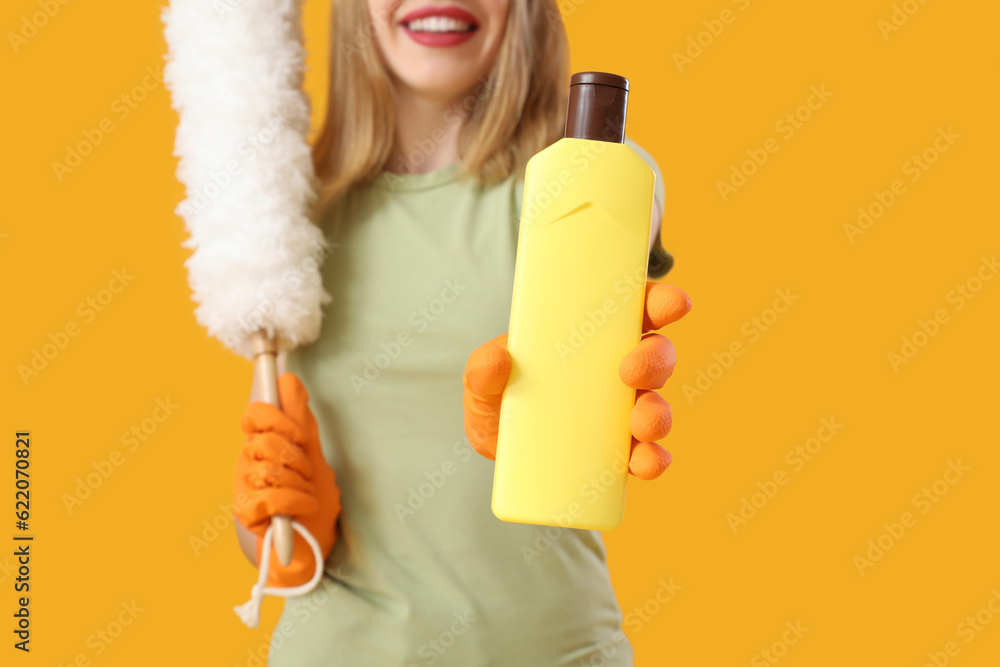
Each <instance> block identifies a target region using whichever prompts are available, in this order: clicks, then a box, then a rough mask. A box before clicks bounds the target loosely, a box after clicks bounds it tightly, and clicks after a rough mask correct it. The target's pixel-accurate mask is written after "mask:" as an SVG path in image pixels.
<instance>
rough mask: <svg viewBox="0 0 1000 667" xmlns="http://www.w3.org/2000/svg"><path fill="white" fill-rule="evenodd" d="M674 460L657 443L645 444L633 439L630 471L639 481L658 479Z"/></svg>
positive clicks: (629, 462)
mask: <svg viewBox="0 0 1000 667" xmlns="http://www.w3.org/2000/svg"><path fill="white" fill-rule="evenodd" d="M672 460H673V458H672V457H671V456H670V452H668V451H667V450H665V449H664V448H663V447H660V446H659V445H658V444H656V443H655V442H644V441H640V440H636V439H635V438H633V439H632V454H631V456H630V457H629V461H628V471H629V472H630V473H632V474H633V475H635V476H636V477H638V478H639V479H645V480H650V479H656V478H657V477H659V476H660V475H662V474H663V472H664V471H665V470H666V469H667V467H668V466H669V465H670V462H671V461H672Z"/></svg>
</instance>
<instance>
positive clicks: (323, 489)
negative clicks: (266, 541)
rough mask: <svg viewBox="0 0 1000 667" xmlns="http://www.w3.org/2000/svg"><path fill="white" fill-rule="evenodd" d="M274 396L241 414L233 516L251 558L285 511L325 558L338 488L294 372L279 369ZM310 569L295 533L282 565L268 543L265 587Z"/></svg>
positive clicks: (289, 582)
mask: <svg viewBox="0 0 1000 667" xmlns="http://www.w3.org/2000/svg"><path fill="white" fill-rule="evenodd" d="M278 396H279V400H280V402H281V408H280V409H279V408H277V407H275V406H273V405H270V404H268V403H264V402H262V401H252V402H251V403H250V404H249V405H248V406H247V408H246V411H245V412H244V414H243V419H242V422H241V424H240V429H241V430H242V431H243V433H244V435H245V436H246V444H245V445H244V447H243V449H242V450H241V451H240V454H239V457H238V459H237V461H236V475H235V484H234V490H235V497H236V518H237V519H238V520H239V521H240V523H241V524H242V525H243V526H244V527H246V528H247V529H248V530H249V531H250V532H252V533H253V534H254V535H255V536H256V538H257V539H256V546H257V548H256V553H257V562H258V563H260V560H261V551H262V547H263V538H264V533H265V532H266V530H267V527H268V525H269V524H270V520H271V517H272V516H274V515H276V514H281V515H286V516H291V517H292V519H293V520H295V521H297V522H299V523H301V524H302V525H303V526H305V527H306V528H307V529H308V530H309V532H310V533H312V535H313V536H314V537H315V538H316V540H317V542H319V545H320V548H321V550H322V553H323V557H324V558H326V557H327V556H328V555H329V554H330V551H331V550H332V549H333V545H334V543H335V542H336V538H337V533H336V522H337V518H338V517H339V516H340V489H339V488H338V487H337V483H336V476H335V474H334V472H333V470H332V469H331V468H330V466H329V464H328V463H327V462H326V459H325V458H324V457H323V450H322V448H321V447H320V441H319V428H318V426H317V424H316V419H315V417H314V416H313V413H312V411H311V410H310V409H309V393H308V391H307V390H306V388H305V386H304V385H303V384H302V381H301V380H299V378H298V377H296V376H295V375H294V374H293V373H284V374H282V375H281V377H279V378H278ZM248 499H249V500H248ZM241 500H242V501H243V502H241ZM315 569H316V564H315V559H314V556H313V553H312V550H311V549H310V547H309V545H308V544H307V543H306V541H305V540H304V539H303V537H302V536H301V535H299V534H298V533H295V551H294V554H293V556H292V562H291V563H289V565H288V566H287V567H282V566H281V564H280V563H279V562H278V558H277V555H276V554H275V553H274V552H273V547H272V554H271V558H270V565H269V572H268V580H267V585H268V586H276V587H290V586H297V585H300V584H303V583H305V582H307V581H309V579H310V578H311V577H312V576H313V573H314V572H315Z"/></svg>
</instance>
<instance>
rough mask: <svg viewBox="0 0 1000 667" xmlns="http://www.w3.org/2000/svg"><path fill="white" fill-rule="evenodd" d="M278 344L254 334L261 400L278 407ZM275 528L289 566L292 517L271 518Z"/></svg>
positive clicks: (281, 555)
mask: <svg viewBox="0 0 1000 667" xmlns="http://www.w3.org/2000/svg"><path fill="white" fill-rule="evenodd" d="M277 356H278V345H277V344H276V343H275V342H274V341H273V340H271V339H270V338H268V337H267V334H266V333H265V332H263V331H256V332H254V334H253V363H254V371H255V373H256V375H257V377H258V378H259V379H260V400H261V401H263V402H265V403H270V404H271V405H274V406H276V407H278V408H280V407H281V401H279V400H278V364H277ZM271 526H272V527H273V528H274V551H275V552H276V553H277V554H278V562H279V563H281V564H282V565H283V566H285V567H287V566H288V564H289V563H291V562H292V552H293V550H294V549H295V534H294V533H293V532H292V520H291V518H290V517H287V516H281V515H276V516H274V517H272V518H271Z"/></svg>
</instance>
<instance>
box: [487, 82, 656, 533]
mask: <svg viewBox="0 0 1000 667" xmlns="http://www.w3.org/2000/svg"><path fill="white" fill-rule="evenodd" d="M627 97H628V80H627V79H625V78H623V77H620V76H616V75H614V74H607V73H603V72H580V73H577V74H574V75H573V77H572V79H571V81H570V95H569V111H568V113H567V121H566V136H565V137H564V138H562V139H560V140H559V141H557V142H555V143H554V144H552V145H551V146H549V147H548V148H546V149H544V150H542V151H540V152H539V153H537V154H536V155H534V156H533V157H532V158H531V160H529V162H528V164H527V167H526V170H525V180H524V196H523V199H522V206H521V221H520V231H519V236H518V245H517V256H516V263H515V268H514V289H513V295H512V300H511V310H510V327H509V330H508V336H507V349H508V351H509V352H510V355H511V360H512V362H513V366H512V369H511V374H510V379H509V380H508V382H507V386H506V389H505V390H504V394H503V399H502V401H501V404H500V406H501V407H500V417H499V435H498V439H497V452H496V469H495V473H494V479H493V502H492V507H493V513H494V514H495V515H496V516H497V517H498V518H500V519H502V520H504V521H513V522H518V523H531V524H541V525H552V526H562V527H572V528H589V529H596V530H608V529H610V528H613V527H614V526H616V525H617V524H618V523H619V522H620V521H621V519H622V516H623V513H624V505H625V483H626V479H627V477H628V458H629V452H630V447H631V433H630V431H629V413H630V412H631V410H632V406H633V404H634V403H635V390H634V389H631V388H629V387H628V386H626V385H625V383H624V382H622V380H621V378H620V377H619V375H618V367H619V364H620V363H621V361H622V359H624V357H625V355H626V354H627V353H628V352H629V351H630V350H632V348H634V347H635V346H636V344H638V342H639V339H640V337H641V335H642V316H643V307H644V300H645V285H646V270H647V263H648V260H649V255H648V251H649V231H650V218H651V215H652V205H653V182H654V178H655V176H654V174H653V170H652V169H651V168H650V167H649V166H648V165H647V164H646V163H645V162H644V161H643V160H642V158H640V157H639V156H638V155H637V154H636V152H635V151H633V150H632V149H631V148H630V147H628V146H627V145H625V144H624V143H622V142H623V141H624V137H625V111H626V104H627Z"/></svg>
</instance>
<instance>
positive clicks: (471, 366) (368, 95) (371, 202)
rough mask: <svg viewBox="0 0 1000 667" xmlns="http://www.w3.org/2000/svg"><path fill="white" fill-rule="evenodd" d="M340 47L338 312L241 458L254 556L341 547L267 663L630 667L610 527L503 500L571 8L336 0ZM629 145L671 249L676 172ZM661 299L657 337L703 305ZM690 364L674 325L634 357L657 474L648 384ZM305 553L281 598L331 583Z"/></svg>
mask: <svg viewBox="0 0 1000 667" xmlns="http://www.w3.org/2000/svg"><path fill="white" fill-rule="evenodd" d="M332 45H333V46H332V53H331V69H330V75H331V76H330V96H329V105H328V107H329V110H328V113H327V117H326V120H325V123H324V126H323V130H322V132H321V133H320V135H319V138H318V140H317V142H316V145H315V147H314V159H315V164H316V169H317V173H318V174H319V176H320V177H321V178H322V180H323V184H324V191H323V194H324V196H323V208H322V211H321V213H320V215H319V216H318V219H319V221H320V222H319V224H321V225H322V227H323V230H324V232H325V233H326V234H327V236H328V238H329V239H330V240H331V241H332V242H333V244H334V248H335V249H334V250H333V251H332V253H331V254H330V255H329V256H328V257H327V258H326V259H325V263H324V265H323V269H322V271H323V280H324V284H325V286H326V288H327V290H328V291H329V292H330V293H331V294H332V295H333V297H334V300H333V303H332V304H331V305H330V306H328V307H327V309H326V311H325V320H324V324H323V331H322V334H321V337H320V339H319V340H318V341H316V342H315V343H313V344H312V345H309V346H306V347H304V348H301V349H298V350H295V351H294V352H292V353H289V355H288V358H287V359H279V372H281V371H283V370H284V369H287V371H290V372H286V373H284V374H283V375H282V376H281V380H280V392H281V401H282V406H283V410H277V409H276V408H273V407H272V406H269V405H266V404H264V403H261V402H256V401H254V402H251V404H250V406H249V407H248V409H247V413H246V415H245V416H244V421H243V425H242V427H243V430H244V432H245V433H246V434H247V444H246V446H245V447H244V450H243V452H242V453H241V456H240V459H239V461H238V464H237V474H236V490H237V495H238V497H239V495H240V494H247V496H249V497H250V498H251V499H252V500H251V502H250V503H244V504H242V505H240V508H241V509H240V515H239V518H240V521H241V523H242V525H240V526H238V529H239V533H240V538H241V544H242V545H243V546H244V551H245V553H247V555H248V558H250V559H251V562H253V563H254V564H256V563H257V558H258V556H259V551H260V547H261V536H262V535H263V533H264V529H266V527H267V525H268V521H269V518H270V516H272V515H273V514H287V515H292V516H294V517H295V518H296V520H298V521H300V522H302V523H303V524H305V525H306V526H307V527H308V528H309V529H310V531H311V532H312V533H313V534H314V535H316V537H317V538H318V539H319V541H320V544H321V546H322V548H323V551H324V554H328V556H327V558H326V562H325V572H326V576H325V577H324V579H323V581H322V583H321V584H320V586H319V587H318V588H317V589H316V590H315V591H314V592H313V593H311V594H310V595H307V596H304V597H302V598H293V599H289V600H288V602H287V603H286V605H285V609H284V612H283V615H282V617H281V620H280V622H279V623H278V625H277V627H276V628H275V634H274V637H273V639H272V642H271V650H270V658H269V664H270V665H273V666H277V667H285V666H288V667H291V666H294V667H310V666H313V665H316V666H318V665H344V666H345V667H367V666H370V665H372V666H385V667H410V666H412V665H444V666H452V665H453V666H461V667H480V666H482V667H485V666H486V665H491V666H493V665H501V666H506V665H511V666H514V667H535V666H537V667H554V666H555V665H632V660H633V658H632V650H631V647H630V645H629V643H628V640H627V639H626V637H625V635H624V633H623V632H622V629H621V624H622V614H621V611H620V608H619V606H618V604H617V602H616V600H615V595H614V591H613V589H612V586H611V582H610V580H609V575H608V569H607V565H606V560H605V549H604V545H603V542H602V541H601V536H600V533H598V532H595V531H587V530H574V529H556V528H552V529H548V530H546V529H545V528H543V527H539V526H532V525H524V524H514V523H505V522H502V521H500V520H498V519H496V518H495V517H494V516H493V514H492V512H491V510H490V488H491V485H492V475H493V464H492V462H491V461H490V460H489V459H490V458H492V454H493V448H495V443H496V431H495V415H496V410H498V408H499V400H500V394H501V392H502V390H503V386H504V383H505V382H506V378H507V373H509V357H508V356H507V354H506V349H505V346H504V343H505V339H504V332H505V331H506V329H507V324H508V317H509V314H510V311H509V308H510V297H511V290H512V283H513V270H514V258H515V250H516V244H517V232H518V222H519V211H520V197H521V193H522V189H523V175H524V165H525V162H526V161H527V160H528V158H530V157H531V156H532V155H534V154H535V153H536V152H538V151H539V150H541V149H542V148H544V147H546V146H548V145H549V144H551V143H552V142H554V141H556V140H557V139H559V138H560V137H561V136H562V132H563V124H564V121H565V113H566V107H565V105H566V90H567V86H568V82H569V71H568V54H567V45H566V35H565V30H564V27H563V25H562V21H561V18H560V15H559V10H558V7H557V6H556V2H555V1H554V0H443V1H439V0H367V1H366V0H337V1H336V3H335V6H334V22H333V38H332ZM628 142H629V143H630V145H632V146H633V147H634V148H636V150H637V151H638V152H639V153H640V155H642V156H643V158H644V159H645V160H646V161H647V162H648V163H649V164H650V165H651V166H652V167H653V168H654V170H656V195H655V203H654V215H653V221H652V222H653V233H652V235H651V239H650V248H651V250H652V249H653V247H654V245H656V241H657V240H658V236H659V223H660V213H661V211H662V210H663V198H664V189H663V184H662V179H661V177H660V173H659V169H657V167H656V164H655V162H654V161H653V160H652V158H651V157H650V156H649V155H648V153H646V152H645V151H643V150H641V149H640V148H638V146H635V144H634V143H633V142H631V140H628ZM580 270H581V271H586V270H587V267H585V266H581V267H580ZM566 279H567V280H572V279H573V276H571V275H568V276H566ZM646 306H647V312H646V326H645V330H647V331H651V330H654V329H658V328H660V327H662V326H664V325H665V324H667V323H669V322H671V321H674V320H676V319H678V318H679V317H681V316H683V315H684V314H685V313H686V312H687V310H688V309H689V308H690V301H688V299H687V297H686V295H684V293H683V292H681V291H680V290H678V289H677V288H674V287H671V286H669V285H664V284H658V283H650V284H649V286H648V287H647V303H646ZM673 364H674V351H673V348H672V346H671V345H670V343H669V341H667V339H666V338H664V337H663V336H660V335H659V334H655V333H649V334H647V335H645V336H644V337H643V340H642V341H641V342H640V344H639V346H638V347H637V348H636V349H635V350H634V351H633V352H631V353H630V354H629V355H628V356H627V357H626V358H625V359H624V360H623V362H622V368H621V375H622V380H623V381H625V382H626V383H627V384H629V385H630V386H634V387H635V388H637V389H638V391H637V401H636V407H635V409H634V413H633V414H634V415H635V414H638V415H640V416H642V419H634V420H633V423H637V422H641V424H642V425H641V426H639V427H636V426H633V436H634V444H633V452H632V459H631V462H630V470H631V472H632V473H633V474H635V475H637V476H640V477H643V478H646V479H651V478H653V477H656V476H658V475H659V474H660V473H662V472H663V470H664V469H665V468H666V466H667V465H669V462H670V457H669V454H667V453H666V452H665V451H664V450H662V449H661V448H660V447H659V445H657V444H656V443H655V440H657V439H659V438H662V437H664V436H665V435H666V433H667V431H668V430H669V427H670V408H669V406H668V405H667V404H666V403H665V402H664V401H663V399H662V398H660V397H659V395H658V394H657V393H656V392H655V391H652V390H655V389H657V388H659V387H661V386H662V385H663V383H664V381H665V380H666V378H667V377H668V376H669V375H670V373H671V372H672V369H673ZM299 378H301V381H300V380H299ZM306 386H307V387H309V389H310V391H311V396H310V395H309V394H307V393H306V391H305V389H304V387H306ZM463 406H464V407H463ZM470 444H471V445H472V447H470ZM473 448H475V450H476V451H479V452H480V453H481V454H483V455H484V456H478V455H477V454H476V451H473ZM333 471H336V476H335V477H334V473H333ZM244 526H245V527H244ZM296 540H297V541H296V560H295V561H293V563H292V565H291V566H289V567H288V568H281V567H280V566H279V565H278V564H277V562H276V557H274V555H273V554H272V558H271V563H272V574H271V577H270V582H271V583H272V585H293V584H297V583H301V582H303V581H305V580H308V579H309V577H310V575H311V574H312V571H313V567H314V563H313V561H312V556H311V554H310V553H309V550H308V548H306V546H305V544H304V543H303V542H302V540H301V538H300V537H298V536H296Z"/></svg>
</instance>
